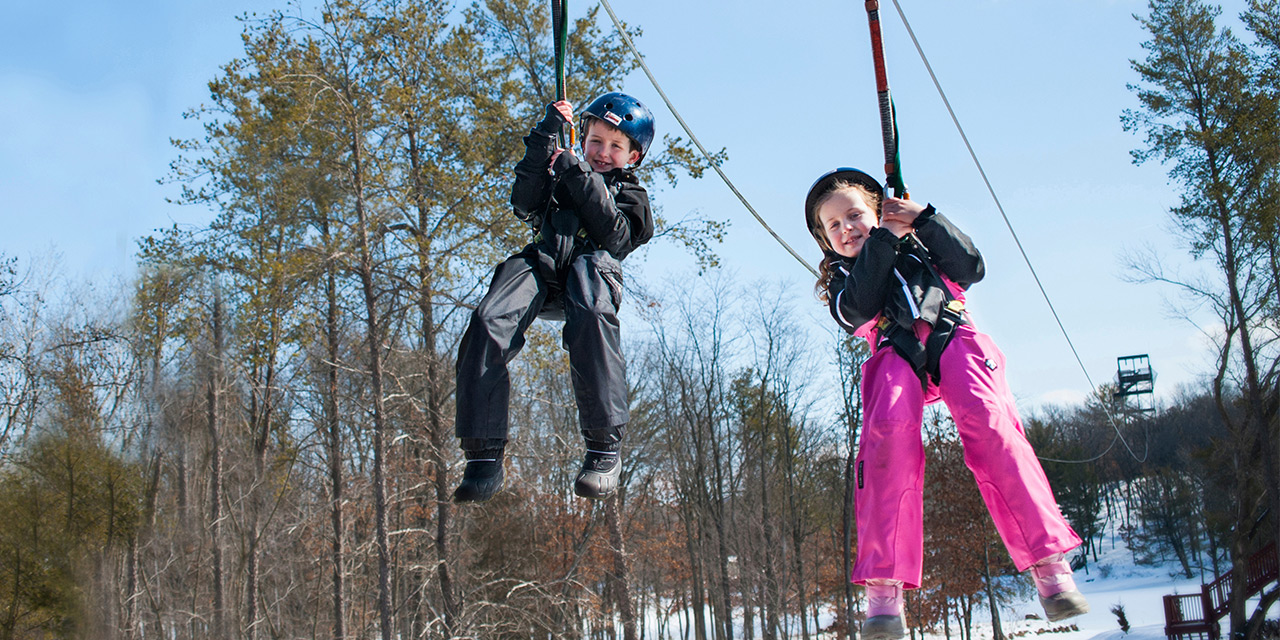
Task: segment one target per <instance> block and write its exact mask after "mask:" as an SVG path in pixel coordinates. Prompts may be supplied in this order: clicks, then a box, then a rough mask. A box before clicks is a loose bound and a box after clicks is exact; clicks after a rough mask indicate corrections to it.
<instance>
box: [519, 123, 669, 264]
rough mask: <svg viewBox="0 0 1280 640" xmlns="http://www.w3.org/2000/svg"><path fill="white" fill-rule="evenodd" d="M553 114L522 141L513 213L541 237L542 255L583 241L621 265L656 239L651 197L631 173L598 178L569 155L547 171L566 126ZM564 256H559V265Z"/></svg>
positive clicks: (614, 172)
mask: <svg viewBox="0 0 1280 640" xmlns="http://www.w3.org/2000/svg"><path fill="white" fill-rule="evenodd" d="M552 111H553V109H552V108H550V107H549V108H548V114H547V117H546V118H544V119H543V120H542V122H540V123H539V124H538V126H536V127H534V128H533V130H532V131H530V132H529V135H527V136H525V138H524V144H525V153H524V158H522V159H521V160H520V162H519V163H518V164H516V167H515V174H516V179H515V183H514V184H513V185H512V186H511V205H512V207H513V208H514V210H515V214H516V216H518V217H519V218H520V219H521V220H524V221H526V222H529V223H530V224H532V225H533V227H534V229H535V230H536V231H537V233H539V234H540V235H541V236H542V238H543V242H542V245H543V247H542V248H543V250H547V251H553V252H554V251H556V250H557V249H556V247H561V248H562V249H563V248H564V247H565V246H566V245H568V246H571V247H574V249H575V250H579V249H581V245H582V244H583V243H582V242H580V241H579V240H580V239H585V240H589V241H590V242H591V243H593V244H594V245H595V247H597V248H600V249H605V250H607V251H608V252H609V253H610V254H611V255H612V256H613V257H614V258H616V259H618V260H621V259H623V258H625V257H626V256H627V254H629V253H631V252H632V251H634V250H635V249H636V247H639V246H640V245H642V244H644V243H645V242H648V241H649V239H650V238H652V237H653V213H652V211H651V209H650V206H649V193H648V192H647V191H645V189H644V187H642V186H640V183H639V182H638V181H637V180H636V177H635V175H634V174H632V173H631V172H630V171H626V170H624V169H614V170H612V171H609V172H607V173H596V172H595V171H593V170H592V169H591V167H590V165H589V164H587V162H586V160H584V159H581V158H578V157H577V156H575V155H573V154H570V153H568V152H565V153H562V154H560V157H559V158H557V159H556V163H555V166H554V167H551V170H550V171H548V165H549V164H550V162H551V155H552V154H553V153H554V152H555V148H556V143H555V134H556V131H557V130H558V129H559V127H560V124H561V123H562V122H563V120H562V119H560V117H559V115H558V112H557V113H552ZM580 231H585V234H580V233H579V232H580ZM583 235H585V238H582V236H583ZM566 257H567V256H556V258H557V262H558V263H559V262H561V261H562V260H563V259H565V258H566Z"/></svg>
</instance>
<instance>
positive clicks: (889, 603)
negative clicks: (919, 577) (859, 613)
mask: <svg viewBox="0 0 1280 640" xmlns="http://www.w3.org/2000/svg"><path fill="white" fill-rule="evenodd" d="M866 589H867V619H866V620H864V621H863V622H862V639H863V640H898V638H901V637H903V636H905V635H906V634H907V630H906V628H905V627H904V626H903V624H902V583H901V582H899V581H897V580H870V581H868V582H867V584H866Z"/></svg>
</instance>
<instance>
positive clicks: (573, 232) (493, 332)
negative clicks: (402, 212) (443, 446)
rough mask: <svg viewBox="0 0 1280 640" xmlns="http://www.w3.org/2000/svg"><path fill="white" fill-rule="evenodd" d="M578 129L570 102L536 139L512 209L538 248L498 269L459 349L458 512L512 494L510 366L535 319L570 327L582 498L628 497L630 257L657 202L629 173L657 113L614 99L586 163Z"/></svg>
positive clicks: (589, 135)
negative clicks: (624, 341) (507, 479)
mask: <svg viewBox="0 0 1280 640" xmlns="http://www.w3.org/2000/svg"><path fill="white" fill-rule="evenodd" d="M572 122H573V108H572V107H571V106H570V105H569V103H567V102H565V101H560V102H556V103H553V104H550V105H547V114H546V117H544V118H543V119H542V121H541V122H540V123H538V125H537V126H536V127H534V128H533V130H532V131H530V132H529V135H528V136H525V138H524V143H525V154H524V158H523V159H522V160H520V162H519V163H518V164H517V165H516V167H515V174H516V179H515V183H514V184H513V185H512V188H511V204H512V206H513V207H514V209H515V214H516V216H517V217H519V218H520V219H521V220H524V221H526V222H529V223H530V224H531V225H532V226H533V229H534V232H535V236H534V239H533V242H531V243H530V244H529V245H527V246H526V247H525V248H524V249H523V250H521V251H520V253H517V254H516V255H514V256H511V257H510V258H508V259H507V260H505V261H504V262H502V263H501V264H499V265H498V267H497V269H496V270H495V273H494V275H493V281H492V283H491V284H490V285H489V292H488V293H487V294H485V296H484V299H482V300H481V301H480V305H479V306H478V307H476V310H475V312H474V313H473V314H472V315H471V323H470V325H469V326H468V327H467V331H466V334H464V335H463V337H462V343H461V345H460V346H459V347H458V364H457V374H458V396H457V405H458V407H457V408H458V412H457V422H456V433H457V436H458V438H460V439H461V444H462V450H463V453H464V455H465V457H466V459H467V466H466V469H465V470H464V471H463V473H462V482H461V483H460V484H459V485H458V488H457V489H456V490H455V491H454V493H453V501H454V502H483V501H485V500H488V499H489V498H491V497H493V495H494V494H495V493H497V492H498V490H499V489H501V488H502V481H503V468H502V458H503V449H504V447H505V446H506V442H507V432H508V421H507V420H508V419H507V410H508V398H509V395H510V391H511V381H510V377H509V375H508V372H507V363H509V362H510V361H511V360H512V358H514V357H515V355H516V354H517V353H518V352H519V351H520V349H521V347H523V346H524V332H525V330H526V329H528V328H529V325H530V324H532V322H533V320H534V318H535V317H543V318H549V319H554V320H564V323H565V324H564V332H563V344H564V347H565V349H567V350H568V351H569V364H570V368H571V372H572V379H573V391H574V396H575V397H576V398H577V403H578V420H579V424H580V427H581V430H582V436H583V438H584V439H585V440H586V444H587V453H586V456H585V458H584V459H583V461H582V470H581V471H580V472H579V473H578V477H577V479H576V480H575V481H574V485H573V490H574V493H576V494H578V495H579V496H582V497H584V498H593V499H603V498H606V497H608V496H610V495H612V494H613V492H614V491H616V490H617V487H618V477H619V475H620V474H621V470H622V465H621V463H620V461H619V459H618V452H619V447H620V444H621V441H622V437H623V430H624V427H625V426H626V423H627V420H628V418H629V414H628V410H627V381H626V369H625V367H626V365H625V363H624V362H623V359H622V351H621V337H620V335H619V327H618V315H617V312H618V304H619V303H620V302H621V296H622V267H621V265H620V264H619V261H621V260H622V259H623V258H625V257H626V256H627V254H629V253H631V252H632V251H633V250H635V248H636V247H638V246H640V245H642V244H644V243H645V242H647V241H648V240H649V238H651V237H653V214H652V212H651V211H650V208H649V195H648V193H647V192H646V191H645V190H644V187H642V186H640V184H639V183H638V182H637V181H636V177H635V175H634V174H632V173H631V171H630V170H629V169H631V168H634V167H635V166H637V165H639V164H640V162H641V160H643V159H644V155H645V153H646V152H647V151H648V150H649V144H650V143H651V142H652V141H653V114H652V113H651V112H650V111H649V109H648V108H647V107H645V106H644V105H643V104H641V103H640V102H639V101H638V100H636V99H635V98H632V97H631V96H628V95H626V94H622V93H616V92H615V93H606V94H604V95H602V96H600V97H598V98H596V99H595V100H594V101H592V102H591V104H590V105H588V106H587V108H586V109H585V110H584V112H583V114H582V122H581V129H580V131H581V135H582V148H583V155H584V157H583V158H578V157H577V156H575V155H574V153H573V151H572V150H567V152H566V150H564V149H559V148H557V147H556V142H555V137H556V134H557V133H558V132H559V131H561V129H562V127H564V126H565V125H566V124H572Z"/></svg>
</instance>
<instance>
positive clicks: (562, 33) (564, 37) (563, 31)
mask: <svg viewBox="0 0 1280 640" xmlns="http://www.w3.org/2000/svg"><path fill="white" fill-rule="evenodd" d="M568 2H569V0H551V39H552V42H553V43H554V45H555V56H556V100H567V99H568V92H567V89H566V88H565V81H564V76H565V73H564V66H565V58H566V57H567V56H566V51H567V50H568V48H569V11H568V6H567V5H568ZM556 137H557V140H559V143H560V148H561V149H571V148H573V145H574V143H575V142H577V140H576V139H575V137H576V136H575V134H574V131H573V127H572V126H571V125H570V124H569V123H567V122H566V123H565V124H564V125H563V126H561V127H560V132H559V133H558V134H556Z"/></svg>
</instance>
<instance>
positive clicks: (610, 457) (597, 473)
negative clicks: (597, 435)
mask: <svg viewBox="0 0 1280 640" xmlns="http://www.w3.org/2000/svg"><path fill="white" fill-rule="evenodd" d="M619 448H620V445H619V443H617V442H608V443H606V442H592V441H588V442H587V455H586V456H585V457H583V459H582V470H581V471H579V472H578V478H577V479H576V480H574V481H573V492H574V493H576V494H578V495H579V496H582V497H583V498H591V499H592V500H603V499H605V498H608V497H609V496H611V495H613V492H615V491H617V490H618V478H620V477H621V476H622V460H621V456H620V455H619V453H618V449H619Z"/></svg>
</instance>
